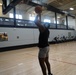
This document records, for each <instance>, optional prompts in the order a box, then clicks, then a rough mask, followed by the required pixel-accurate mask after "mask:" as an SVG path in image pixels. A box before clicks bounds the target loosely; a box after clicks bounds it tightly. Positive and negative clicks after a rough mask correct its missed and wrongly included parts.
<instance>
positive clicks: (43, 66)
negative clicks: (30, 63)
mask: <svg viewBox="0 0 76 75" xmlns="http://www.w3.org/2000/svg"><path fill="white" fill-rule="evenodd" d="M39 64H40V67H41V69H42V72H43V75H47V74H46V66H45V58H39Z"/></svg>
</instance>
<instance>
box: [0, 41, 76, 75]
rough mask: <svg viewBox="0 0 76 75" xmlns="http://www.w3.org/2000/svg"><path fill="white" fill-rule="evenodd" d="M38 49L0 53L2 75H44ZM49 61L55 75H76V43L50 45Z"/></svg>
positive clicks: (0, 73)
mask: <svg viewBox="0 0 76 75" xmlns="http://www.w3.org/2000/svg"><path fill="white" fill-rule="evenodd" d="M37 56H38V48H37V47H32V48H24V49H19V50H13V51H7V52H1V53H0V75H42V72H41V68H40V66H39V62H38V59H37ZM49 57H50V58H49V60H50V63H51V70H52V73H53V74H54V75H76V42H74V41H73V42H66V43H60V44H53V45H50V54H49Z"/></svg>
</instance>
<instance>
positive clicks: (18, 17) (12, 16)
mask: <svg viewBox="0 0 76 75" xmlns="http://www.w3.org/2000/svg"><path fill="white" fill-rule="evenodd" d="M9 17H10V18H14V15H13V14H12V13H10V14H9ZM16 19H22V15H19V14H16Z"/></svg>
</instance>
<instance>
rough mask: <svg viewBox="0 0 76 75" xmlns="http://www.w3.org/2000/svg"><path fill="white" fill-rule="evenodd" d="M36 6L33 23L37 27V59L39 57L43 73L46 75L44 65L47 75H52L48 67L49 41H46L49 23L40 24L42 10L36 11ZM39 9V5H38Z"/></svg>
mask: <svg viewBox="0 0 76 75" xmlns="http://www.w3.org/2000/svg"><path fill="white" fill-rule="evenodd" d="M37 9H38V7H36V8H35V12H36V13H37V16H36V19H35V24H36V25H37V26H38V28H39V32H40V34H39V43H38V47H39V54H38V59H39V64H40V66H41V69H42V73H43V75H47V73H46V66H47V69H48V75H52V73H51V69H50V63H49V60H48V59H49V43H48V38H49V30H48V28H49V26H50V25H49V24H48V23H46V24H44V25H41V12H42V10H41V11H40V10H39V11H38V10H37ZM39 9H41V7H39Z"/></svg>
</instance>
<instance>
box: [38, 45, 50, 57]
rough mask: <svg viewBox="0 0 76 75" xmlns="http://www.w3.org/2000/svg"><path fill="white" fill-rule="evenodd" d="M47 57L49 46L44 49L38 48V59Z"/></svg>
mask: <svg viewBox="0 0 76 75" xmlns="http://www.w3.org/2000/svg"><path fill="white" fill-rule="evenodd" d="M48 56H49V46H47V47H44V48H39V54H38V57H39V58H46V57H48Z"/></svg>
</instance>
